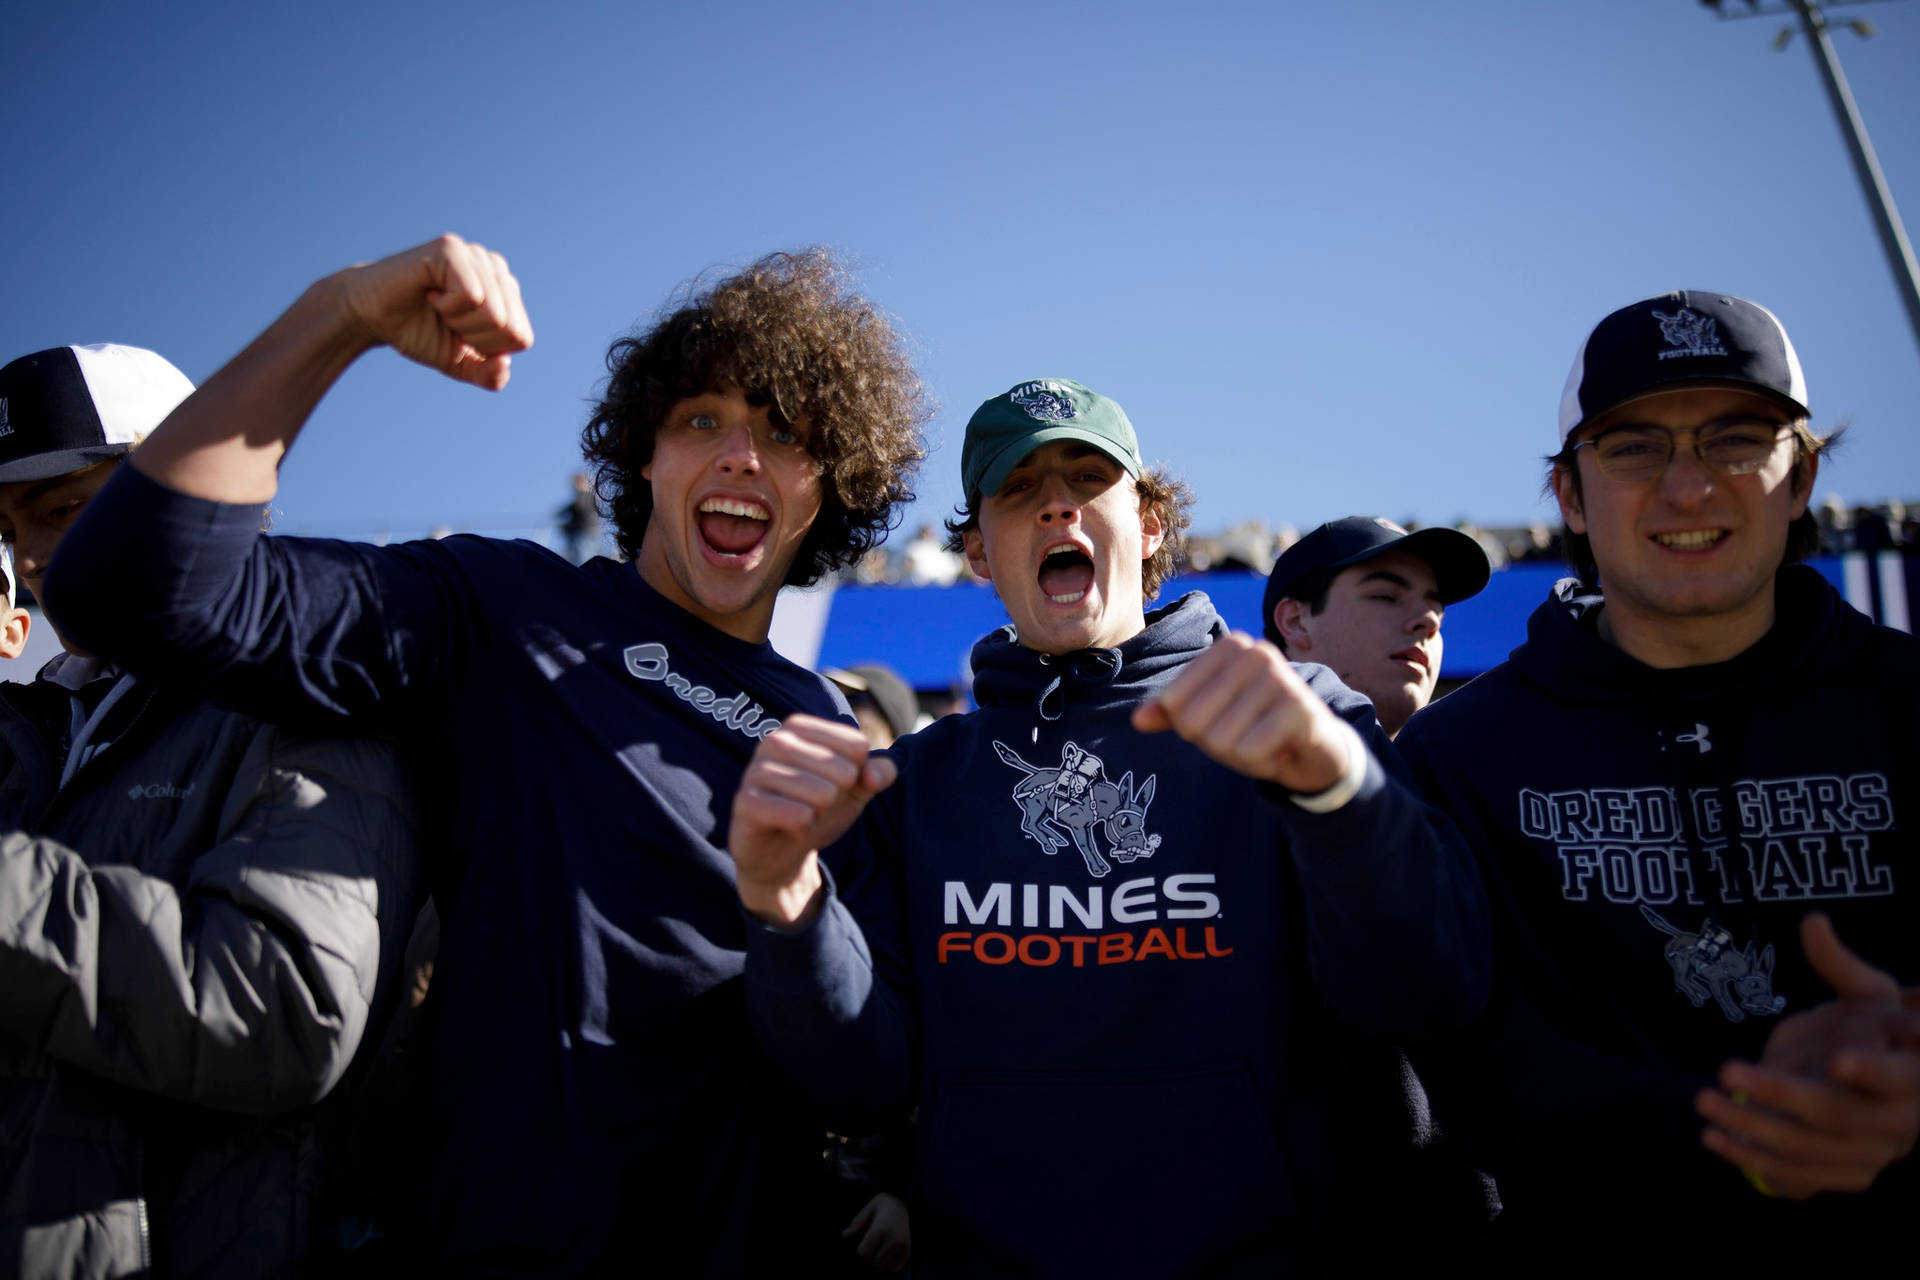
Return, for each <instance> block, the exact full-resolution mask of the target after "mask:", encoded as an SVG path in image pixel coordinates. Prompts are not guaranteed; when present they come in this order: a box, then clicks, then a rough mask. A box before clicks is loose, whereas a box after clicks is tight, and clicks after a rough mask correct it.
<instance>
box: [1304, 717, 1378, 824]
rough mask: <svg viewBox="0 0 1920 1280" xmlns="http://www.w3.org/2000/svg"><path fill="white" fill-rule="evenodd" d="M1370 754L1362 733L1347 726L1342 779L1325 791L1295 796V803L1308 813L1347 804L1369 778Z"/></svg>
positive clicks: (1324, 811)
mask: <svg viewBox="0 0 1920 1280" xmlns="http://www.w3.org/2000/svg"><path fill="white" fill-rule="evenodd" d="M1368 754H1369V753H1368V751H1367V744H1366V743H1364V742H1362V741H1360V735H1359V734H1357V733H1355V732H1354V731H1353V729H1352V727H1351V726H1349V727H1348V728H1347V771H1346V772H1345V773H1343V774H1341V775H1340V781H1338V782H1336V783H1334V784H1333V785H1332V786H1330V787H1328V788H1327V789H1326V790H1325V791H1316V792H1314V793H1313V794H1312V795H1310V796H1299V795H1297V796H1294V797H1293V802H1294V804H1296V805H1298V806H1299V807H1300V808H1302V809H1305V810H1306V811H1307V812H1308V813H1332V812H1333V811H1334V810H1335V809H1338V808H1340V807H1341V806H1342V805H1344V804H1346V802H1347V801H1349V800H1351V799H1353V797H1354V796H1355V795H1357V794H1358V793H1359V791H1360V784H1361V783H1363V782H1365V781H1366V780H1367V756H1368Z"/></svg>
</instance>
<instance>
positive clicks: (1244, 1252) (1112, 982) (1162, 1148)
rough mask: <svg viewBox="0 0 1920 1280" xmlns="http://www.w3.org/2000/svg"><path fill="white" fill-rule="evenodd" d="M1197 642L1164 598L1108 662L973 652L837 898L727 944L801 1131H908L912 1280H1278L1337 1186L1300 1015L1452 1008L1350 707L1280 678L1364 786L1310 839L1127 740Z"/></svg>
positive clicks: (1421, 823)
mask: <svg viewBox="0 0 1920 1280" xmlns="http://www.w3.org/2000/svg"><path fill="white" fill-rule="evenodd" d="M1225 631H1226V628H1225V626H1224V624H1223V623H1222V622H1221V621H1220V619H1219V617H1218V615H1217V614H1216V613H1215V612H1214V609H1213V607H1212V605H1211V604H1210V603H1209V602H1208V600H1207V598H1206V597H1205V596H1204V595H1200V594H1194V595H1189V596H1187V597H1186V598H1184V599H1183V600H1181V601H1180V602H1179V603H1178V604H1176V605H1174V606H1172V607H1169V608H1166V609H1163V610H1160V611H1159V612H1157V613H1154V614H1152V615H1149V625H1148V627H1147V629H1146V630H1145V631H1144V632H1142V633H1141V634H1140V635H1138V636H1136V637H1134V638H1133V639H1132V640H1129V641H1127V642H1126V643H1125V644H1123V645H1122V646H1121V647H1120V648H1118V649H1116V650H1087V651H1083V652H1079V653H1074V654H1070V655H1066V656H1064V657H1049V656H1047V655H1044V654H1040V653H1037V652H1035V651H1033V650H1031V649H1026V648H1022V647H1021V646H1020V645H1019V644H1017V643H1016V642H1015V641H1014V640H1013V638H1012V634H1011V628H1005V629H1002V630H1001V631H1000V632H997V633H995V634H994V635H991V636H989V637H988V638H987V639H985V640H983V641H982V642H981V643H980V644H979V645H978V646H976V648H975V649H974V655H973V663H974V669H975V672H976V674H977V683H976V685H975V695H976V697H977V698H978V700H979V702H980V704H981V709H980V710H979V711H977V712H974V713H973V714H971V715H966V716H956V717H948V718H947V719H944V720H940V721H938V722H936V723H935V724H934V725H932V726H931V727H929V728H927V729H926V730H923V731H922V732H920V733H918V734H916V735H914V736H912V737H910V738H906V739H904V740H902V741H901V742H900V743H898V744H896V746H895V749H894V750H895V754H896V756H897V759H898V762H899V765H900V777H899V780H898V781H897V782H896V783H895V784H894V785H893V786H892V787H890V788H889V789H888V790H886V791H884V792H882V793H881V794H880V795H879V796H878V797H877V798H876V799H875V800H874V801H873V802H872V803H871V804H870V805H869V806H868V809H867V811H866V813H865V814H864V815H863V817H862V821H861V823H860V824H858V825H857V826H856V827H855V829H854V831H853V832H852V833H850V836H849V840H848V842H846V844H845V845H843V846H842V848H841V849H840V850H838V851H837V852H839V853H841V854H843V855H844V861H843V862H842V863H841V865H842V867H843V876H842V880H843V883H844V885H845V888H844V893H843V895H842V897H841V899H840V900H838V901H831V902H829V903H828V904H827V907H826V910H825V911H824V912H823V913H822V915H821V916H820V917H819V918H818V919H817V921H816V922H815V924H814V925H813V926H812V927H811V928H810V929H808V930H805V931H803V932H799V933H795V934H782V933H777V932H775V931H773V930H770V929H761V930H759V931H758V932H757V933H755V934H754V935H753V937H752V939H751V940H750V949H749V952H748V997H749V1002H750V1006H751V1009H752V1013H753V1016H754V1018H755V1022H756V1025H757V1026H758V1027H759V1028H760V1030H761V1032H762V1034H763V1036H764V1037H765V1038H766V1040H767V1042H768V1044H769V1046H770V1047H771V1048H772V1049H773V1050H774V1051H775V1052H776V1053H777V1054H778V1055H779V1056H780V1058H781V1059H782V1061H784V1062H787V1063H788V1064H790V1065H791V1067H792V1069H793V1070H794V1072H795V1073H796V1075H798V1076H799V1077H800V1078H801V1079H803V1080H804V1081H806V1082H807V1084H808V1085H809V1087H810V1089H811V1090H812V1091H813V1092H814V1093H815V1095H816V1096H818V1097H819V1098H820V1099H821V1101H822V1103H823V1105H826V1106H828V1107H829V1108H830V1112H831V1114H833V1115H834V1116H836V1117H837V1118H839V1119H840V1120H841V1122H842V1123H846V1124H849V1125H852V1126H855V1127H861V1126H870V1125H871V1124H872V1123H873V1122H874V1121H875V1120H877V1119H879V1118H881V1117H883V1116H884V1114H885V1113H886V1112H887V1111H888V1110H889V1109H893V1108H899V1107H904V1106H905V1105H907V1103H908V1101H909V1100H913V1101H917V1103H918V1105H919V1108H920V1128H919V1135H920V1142H919V1157H920V1159H919V1176H918V1182H917V1186H916V1194H915V1198H914V1200H913V1202H912V1203H913V1209H914V1244H915V1255H914V1274H915V1275H916V1276H928V1277H937V1276H944V1275H1045V1276H1059V1275H1129V1276H1131V1275H1140V1276H1171V1275H1217V1274H1224V1273H1233V1272H1238V1271H1240V1270H1242V1269H1246V1270H1252V1271H1257V1272H1260V1273H1262V1274H1265V1273H1267V1272H1268V1271H1269V1270H1270V1269H1271V1268H1272V1267H1273V1266H1274V1265H1275V1264H1276V1263H1284V1262H1287V1261H1292V1262H1294V1263H1304V1264H1305V1265H1306V1267H1308V1268H1311V1267H1312V1265H1313V1262H1314V1260H1315V1258H1316V1255H1317V1252H1318V1246H1317V1242H1316V1241H1314V1240H1313V1239H1312V1238H1311V1237H1312V1231H1311V1224H1312V1222H1313V1221H1314V1219H1315V1217H1316V1216H1317V1214H1318V1212H1319V1211H1320V1209H1321V1208H1322V1207H1324V1206H1325V1205H1326V1204H1328V1203H1330V1202H1333V1201H1336V1200H1337V1199H1338V1198H1339V1196H1340V1194H1341V1188H1342V1186H1343V1185H1350V1184H1351V1183H1352V1181H1353V1179H1354V1177H1355V1175H1357V1174H1360V1173H1362V1172H1363V1171H1362V1170H1360V1169H1358V1168H1357V1167H1356V1166H1358V1165H1360V1164H1362V1163H1364V1161H1365V1160H1366V1159H1367V1156H1364V1155H1362V1154H1360V1153H1359V1152H1358V1151H1355V1150H1353V1149H1350V1148H1348V1147H1346V1146H1345V1145H1344V1144H1345V1143H1346V1142H1347V1141H1348V1139H1349V1138H1350V1136H1351V1130H1350V1129H1349V1128H1348V1125H1347V1121H1348V1119H1349V1118H1350V1113H1349V1112H1348V1111H1347V1110H1346V1108H1347V1106H1348V1104H1349V1101H1350V1100H1349V1099H1347V1098H1345V1097H1344V1096H1343V1094H1342V1091H1341V1090H1340V1089H1339V1087H1338V1083H1339V1078H1340V1075H1341V1073H1342V1070H1343V1063H1342V1061H1341V1060H1340V1059H1339V1055H1338V1054H1337V1053H1336V1054H1330V1045H1331V1044H1332V1043H1334V1041H1333V1040H1332V1039H1331V1038H1329V1037H1327V1036H1326V1035H1324V1034H1323V1032H1324V1029H1325V1026H1326V1024H1327V1022H1328V1021H1329V1014H1328V1013H1327V1010H1326V1008H1325V1007H1323V1006H1331V1008H1332V1010H1334V1011H1337V1014H1338V1015H1339V1016H1340V1017H1343V1018H1344V1019H1345V1020H1347V1021H1348V1022H1349V1023H1351V1024H1354V1025H1356V1026H1357V1027H1358V1028H1361V1029H1364V1031H1366V1032H1369V1033H1374V1034H1377V1035H1380V1036H1393V1035H1407V1034H1418V1033H1424V1032H1428V1031H1432V1030H1434V1029H1436V1028H1442V1027H1448V1026H1453V1025H1457V1024H1459V1023H1461V1022H1463V1021H1465V1020H1466V1019H1468V1018H1470V1017H1472V1016H1473V1014H1474V1013H1475V1012H1477V1010H1478V1009H1479V1007H1480V1003H1481V1000H1482V998H1483V995H1484V985H1485V964H1486V937H1485V926H1484V905H1483V900H1482V898H1481V893H1480V887H1479V884H1478V880H1477V877H1476V876H1475V874H1474V871H1473V866H1472V859H1471V856H1470V855H1469V854H1468V853H1467V851H1466V850H1465V848H1464V847H1463V846H1462V845H1461V844H1460V843H1459V842H1458V839H1457V837H1456V836H1455V835H1454V834H1453V832H1452V829H1451V827H1450V825H1449V824H1448V823H1447V822H1446V820H1445V819H1444V818H1443V817H1441V816H1440V815H1438V814H1437V813H1435V812H1433V811H1432V810H1430V809H1428V808H1426V807H1425V806H1424V805H1423V804H1422V803H1421V802H1420V801H1419V800H1418V799H1417V797H1416V796H1415V794H1414V792H1413V791H1412V789H1411V787H1410V786H1409V785H1407V784H1406V783H1404V782H1402V781H1401V780H1400V779H1399V778H1397V777H1395V776H1392V775H1390V773H1389V772H1388V771H1386V770H1383V768H1382V766H1381V763H1380V759H1386V760H1392V761H1393V768H1394V769H1395V770H1403V766H1401V765H1399V763H1398V761H1397V759H1395V758H1394V757H1393V755H1392V747H1391V745H1390V744H1389V743H1388V742H1387V740H1386V738H1385V736H1384V735H1383V734H1382V733H1381V732H1380V730H1379V728H1378V726H1377V724H1375V722H1374V719H1373V714H1372V708H1371V705H1370V704H1369V703H1368V702H1367V701H1366V700H1365V699H1364V698H1362V697H1360V696H1359V695H1357V694H1355V693H1353V692H1351V691H1350V690H1348V689H1347V688H1346V687H1345V686H1343V685H1341V684H1340V682H1339V681H1338V679H1337V678H1335V677H1334V676H1333V674H1332V673H1331V672H1329V671H1327V670H1326V669H1325V668H1323V667H1301V668H1300V672H1301V674H1302V675H1303V676H1305V677H1306V678H1307V679H1308V681H1309V686H1310V687H1311V688H1312V689H1313V690H1314V691H1315V692H1316V693H1318V694H1319V695H1320V696H1322V697H1323V698H1325V699H1327V700H1328V701H1329V702H1330V703H1331V704H1332V706H1333V707H1334V709H1335V710H1336V712H1338V713H1339V714H1340V715H1342V716H1343V717H1344V718H1346V719H1347V720H1349V721H1350V722H1351V723H1353V724H1354V725H1355V726H1356V727H1358V728H1359V729H1361V731H1362V733H1363V735H1364V736H1366V737H1367V739H1368V741H1369V742H1370V743H1371V745H1372V747H1373V750H1374V751H1375V752H1376V753H1378V756H1379V759H1374V760H1371V761H1370V762H1369V764H1368V768H1367V779H1366V783H1365V785H1364V787H1363V788H1362V790H1361V792H1360V794H1359V795H1358V796H1357V797H1356V798H1355V799H1353V800H1352V801H1351V802H1350V803H1349V804H1348V805H1346V806H1345V807H1344V808H1342V809H1340V810H1337V811H1336V812H1334V813H1330V814H1324V815H1315V814H1310V813H1307V812H1305V811H1303V810H1300V809H1298V808H1296V807H1294V806H1293V805H1292V804H1291V803H1290V801H1288V800H1287V798H1286V797H1285V795H1284V793H1282V792H1280V791H1279V790H1278V789H1276V788H1272V787H1268V786H1263V785H1262V784H1260V783H1257V782H1255V781H1253V780H1252V779H1249V778H1246V777H1243V776H1242V775H1240V774H1238V773H1235V772H1233V771H1231V770H1229V769H1227V768H1225V767H1224V766H1222V765H1220V764H1217V763H1215V762H1214V761H1212V760H1211V759H1209V758H1208V757H1207V756H1205V755H1204V754H1202V753H1201V752H1200V750H1199V749H1198V748H1196V747H1194V746H1192V745H1191V744H1189V743H1186V742H1184V741H1182V740H1181V739H1180V738H1178V737H1177V736H1175V735H1174V734H1172V733H1160V734H1142V733H1139V732H1137V731H1135V730H1134V729H1133V728H1132V727H1131V725H1130V724H1129V723H1128V717H1129V716H1130V715H1131V713H1132V711H1133V709H1134V708H1135V707H1137V706H1138V705H1139V704H1140V703H1141V702H1142V701H1143V700H1144V699H1145V698H1147V697H1148V696H1149V695H1151V694H1152V693H1153V692H1154V691H1155V690H1157V689H1160V688H1162V687H1163V686H1165V685H1166V684H1167V683H1168V682H1170V681H1171V680H1172V679H1173V678H1174V676H1176V675H1177V674H1178V673H1179V671H1180V669H1181V668H1182V667H1183V666H1184V665H1185V664H1186V663H1187V662H1189V661H1191V660H1192V659H1193V658H1194V657H1196V656H1198V655H1199V654H1200V653H1202V652H1204V651H1205V650H1206V648H1207V647H1208V646H1209V645H1211V644H1212V643H1213V642H1214V640H1215V639H1217V638H1218V637H1220V636H1221V635H1224V634H1225ZM1348 1042H1349V1041H1348V1039H1345V1038H1343V1039H1340V1040H1339V1041H1338V1043H1340V1044H1342V1045H1345V1044H1347V1043H1348ZM1330 1059H1331V1060H1330ZM1361 1105H1368V1106H1372V1107H1374V1108H1376V1109H1379V1110H1381V1111H1396V1112H1397V1109H1398V1108H1399V1106H1400V1101H1399V1097H1398V1094H1397V1092H1389V1093H1384V1094H1382V1095H1380V1096H1376V1097H1373V1098H1370V1099H1365V1100H1361Z"/></svg>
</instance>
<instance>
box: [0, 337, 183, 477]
mask: <svg viewBox="0 0 1920 1280" xmlns="http://www.w3.org/2000/svg"><path fill="white" fill-rule="evenodd" d="M192 394H193V384H192V383H191V382H189V381H187V375H186V374H184V373H181V372H180V371H179V370H178V369H176V368H174V367H173V366H172V365H171V364H168V363H167V361H166V360H165V359H163V358H162V357H160V356H158V355H155V354H154V353H153V352H151V351H148V350H146V349H145V348H144V347H123V346H118V345H116V344H114V343H94V344H93V345H91V346H84V347H54V348H52V349H51V350H47V351H36V352H34V353H33V354H32V355H30V356H21V357H20V358H19V359H18V360H15V361H13V362H12V363H11V364H9V365H7V366H6V367H5V368H4V369H0V484H13V483H16V482H18V481H21V480H50V479H52V478H53V477H54V476H63V475H66V474H67V473H68V472H71V471H78V470H80V469H81V468H83V467H88V466H91V465H92V464H94V463H96V462H101V461H104V460H105V459H107V458H114V457H118V456H119V455H121V454H123V453H125V452H126V451H127V450H129V449H131V448H132V447H133V446H134V444H135V442H137V441H138V440H139V439H140V438H141V437H142V436H145V435H146V434H147V433H148V432H150V431H152V430H153V429H154V428H155V427H157V426H159V425H160V423H161V422H162V421H163V420H164V419H165V418H166V416H167V415H168V414H170V413H172V412H173V410H174V406H175V405H177V404H179V403H180V402H181V401H182V400H185V399H186V398H187V397H188V396H190V395H192Z"/></svg>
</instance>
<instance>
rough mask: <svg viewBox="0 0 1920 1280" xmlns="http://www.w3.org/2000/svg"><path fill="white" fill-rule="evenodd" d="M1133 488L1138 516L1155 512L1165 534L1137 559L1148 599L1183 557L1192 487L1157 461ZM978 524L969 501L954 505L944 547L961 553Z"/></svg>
mask: <svg viewBox="0 0 1920 1280" xmlns="http://www.w3.org/2000/svg"><path fill="white" fill-rule="evenodd" d="M1133 487H1134V491H1135V492H1136V493H1138V494H1139V495H1140V515H1141V518H1142V519H1145V518H1146V514H1147V513H1148V512H1149V511H1153V512H1156V513H1158V514H1159V516H1160V527H1161V529H1162V530H1163V531H1164V533H1165V536H1164V537H1162V538H1161V539H1160V549H1159V550H1158V551H1155V552H1154V553H1153V554H1152V555H1150V556H1148V557H1147V558H1146V559H1145V560H1142V561H1141V562H1140V585H1141V587H1142V588H1143V589H1144V590H1145V592H1146V596H1147V599H1149V600H1151V599H1153V598H1154V597H1156V596H1158V595H1159V594H1160V588H1161V587H1162V586H1164V585H1165V584H1166V581H1167V579H1169V578H1171V577H1172V576H1173V575H1174V573H1175V571H1176V569H1177V567H1178V565H1179V563H1180V562H1181V561H1182V560H1184V559H1185V557H1186V550H1187V530H1188V529H1190V528H1192V527H1193V489H1192V487H1191V486H1190V485H1188V484H1187V482H1186V481H1185V480H1182V479H1180V478H1179V477H1178V476H1176V475H1174V474H1173V473H1172V472H1170V471H1168V470H1167V469H1166V468H1165V467H1163V466H1160V465H1159V464H1158V463H1155V464H1154V465H1153V466H1151V467H1148V468H1147V469H1146V470H1145V471H1142V472H1141V473H1140V478H1139V479H1138V480H1136V481H1134V485H1133ZM979 525H980V512H979V510H978V509H977V508H976V507H974V506H973V505H972V504H968V505H967V506H964V507H956V508H954V517H953V519H951V520H948V521H947V522H946V529H947V541H946V544H945V545H946V548H947V550H949V551H952V552H956V553H958V554H960V555H965V554H966V552H967V531H968V530H969V529H975V528H978V527H979Z"/></svg>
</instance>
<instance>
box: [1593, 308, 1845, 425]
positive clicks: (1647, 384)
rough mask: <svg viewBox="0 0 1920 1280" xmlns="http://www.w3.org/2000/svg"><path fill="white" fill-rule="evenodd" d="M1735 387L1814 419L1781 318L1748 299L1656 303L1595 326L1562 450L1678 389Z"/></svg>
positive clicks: (1803, 377)
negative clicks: (1642, 401) (1616, 413)
mask: <svg viewBox="0 0 1920 1280" xmlns="http://www.w3.org/2000/svg"><path fill="white" fill-rule="evenodd" d="M1696 386H1705V387H1731V388H1733V389H1735V390H1738V391H1754V392H1758V393H1760V394H1761V395H1764V396H1767V397H1769V398H1771V399H1774V400H1777V401H1780V402H1781V403H1782V404H1783V405H1784V406H1785V407H1787V408H1788V409H1790V410H1792V411H1793V413H1794V414H1795V415H1796V416H1798V417H1802V418H1805V417H1809V416H1811V411H1810V410H1809V409H1808V408H1807V378H1806V375H1805V374H1804V373H1802V372H1801V369H1800V357H1799V355H1797V354H1796V353H1795V352H1794V349H1793V343H1792V342H1791V341H1789V340H1788V338H1787V331H1786V329H1785V327H1784V326H1782V325H1781V323H1780V321H1779V319H1778V318H1777V317H1776V316H1775V315H1774V314H1773V312H1771V311H1769V310H1767V309H1766V308H1765V307H1763V306H1761V305H1760V304H1759V303H1757V302H1748V301H1747V300H1746V299H1745V298H1731V297H1728V296H1727V295H1726V294H1723V293H1699V292H1696V291H1682V292H1679V293H1666V294H1662V295H1660V296H1659V297H1657V298H1648V299H1646V300H1644V301H1642V302H1636V303H1634V304H1633V305H1632V306H1630V307H1622V308H1621V309H1620V310H1618V311H1616V312H1614V313H1613V314H1612V315H1610V316H1608V317H1607V318H1606V319H1605V320H1602V321H1601V322H1600V323H1599V324H1598V325H1596V326H1594V330H1593V332H1592V333H1591V334H1588V335H1587V340H1586V341H1585V342H1584V343H1582V344H1581V346H1580V351H1579V354H1577V355H1575V356H1574V358H1573V372H1572V373H1570V374H1568V375H1567V386H1566V390H1565V391H1563V392H1562V393H1561V396H1560V444H1561V447H1562V448H1564V447H1566V443H1567V438H1568V437H1569V436H1571V435H1572V434H1573V433H1574V432H1576V431H1578V430H1579V429H1580V428H1581V427H1583V426H1585V425H1586V424H1587V423H1589V422H1591V421H1592V420H1593V419H1594V418H1597V417H1599V416H1600V415H1601V414H1603V413H1605V412H1607V411H1608V410H1609V409H1614V408H1617V407H1619V406H1620V405H1623V404H1625V403H1627V401H1629V400H1637V399H1639V398H1640V397H1641V396H1645V395H1652V394H1653V393H1655V392H1658V391H1671V390H1674V389H1675V388H1678V387H1696Z"/></svg>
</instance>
